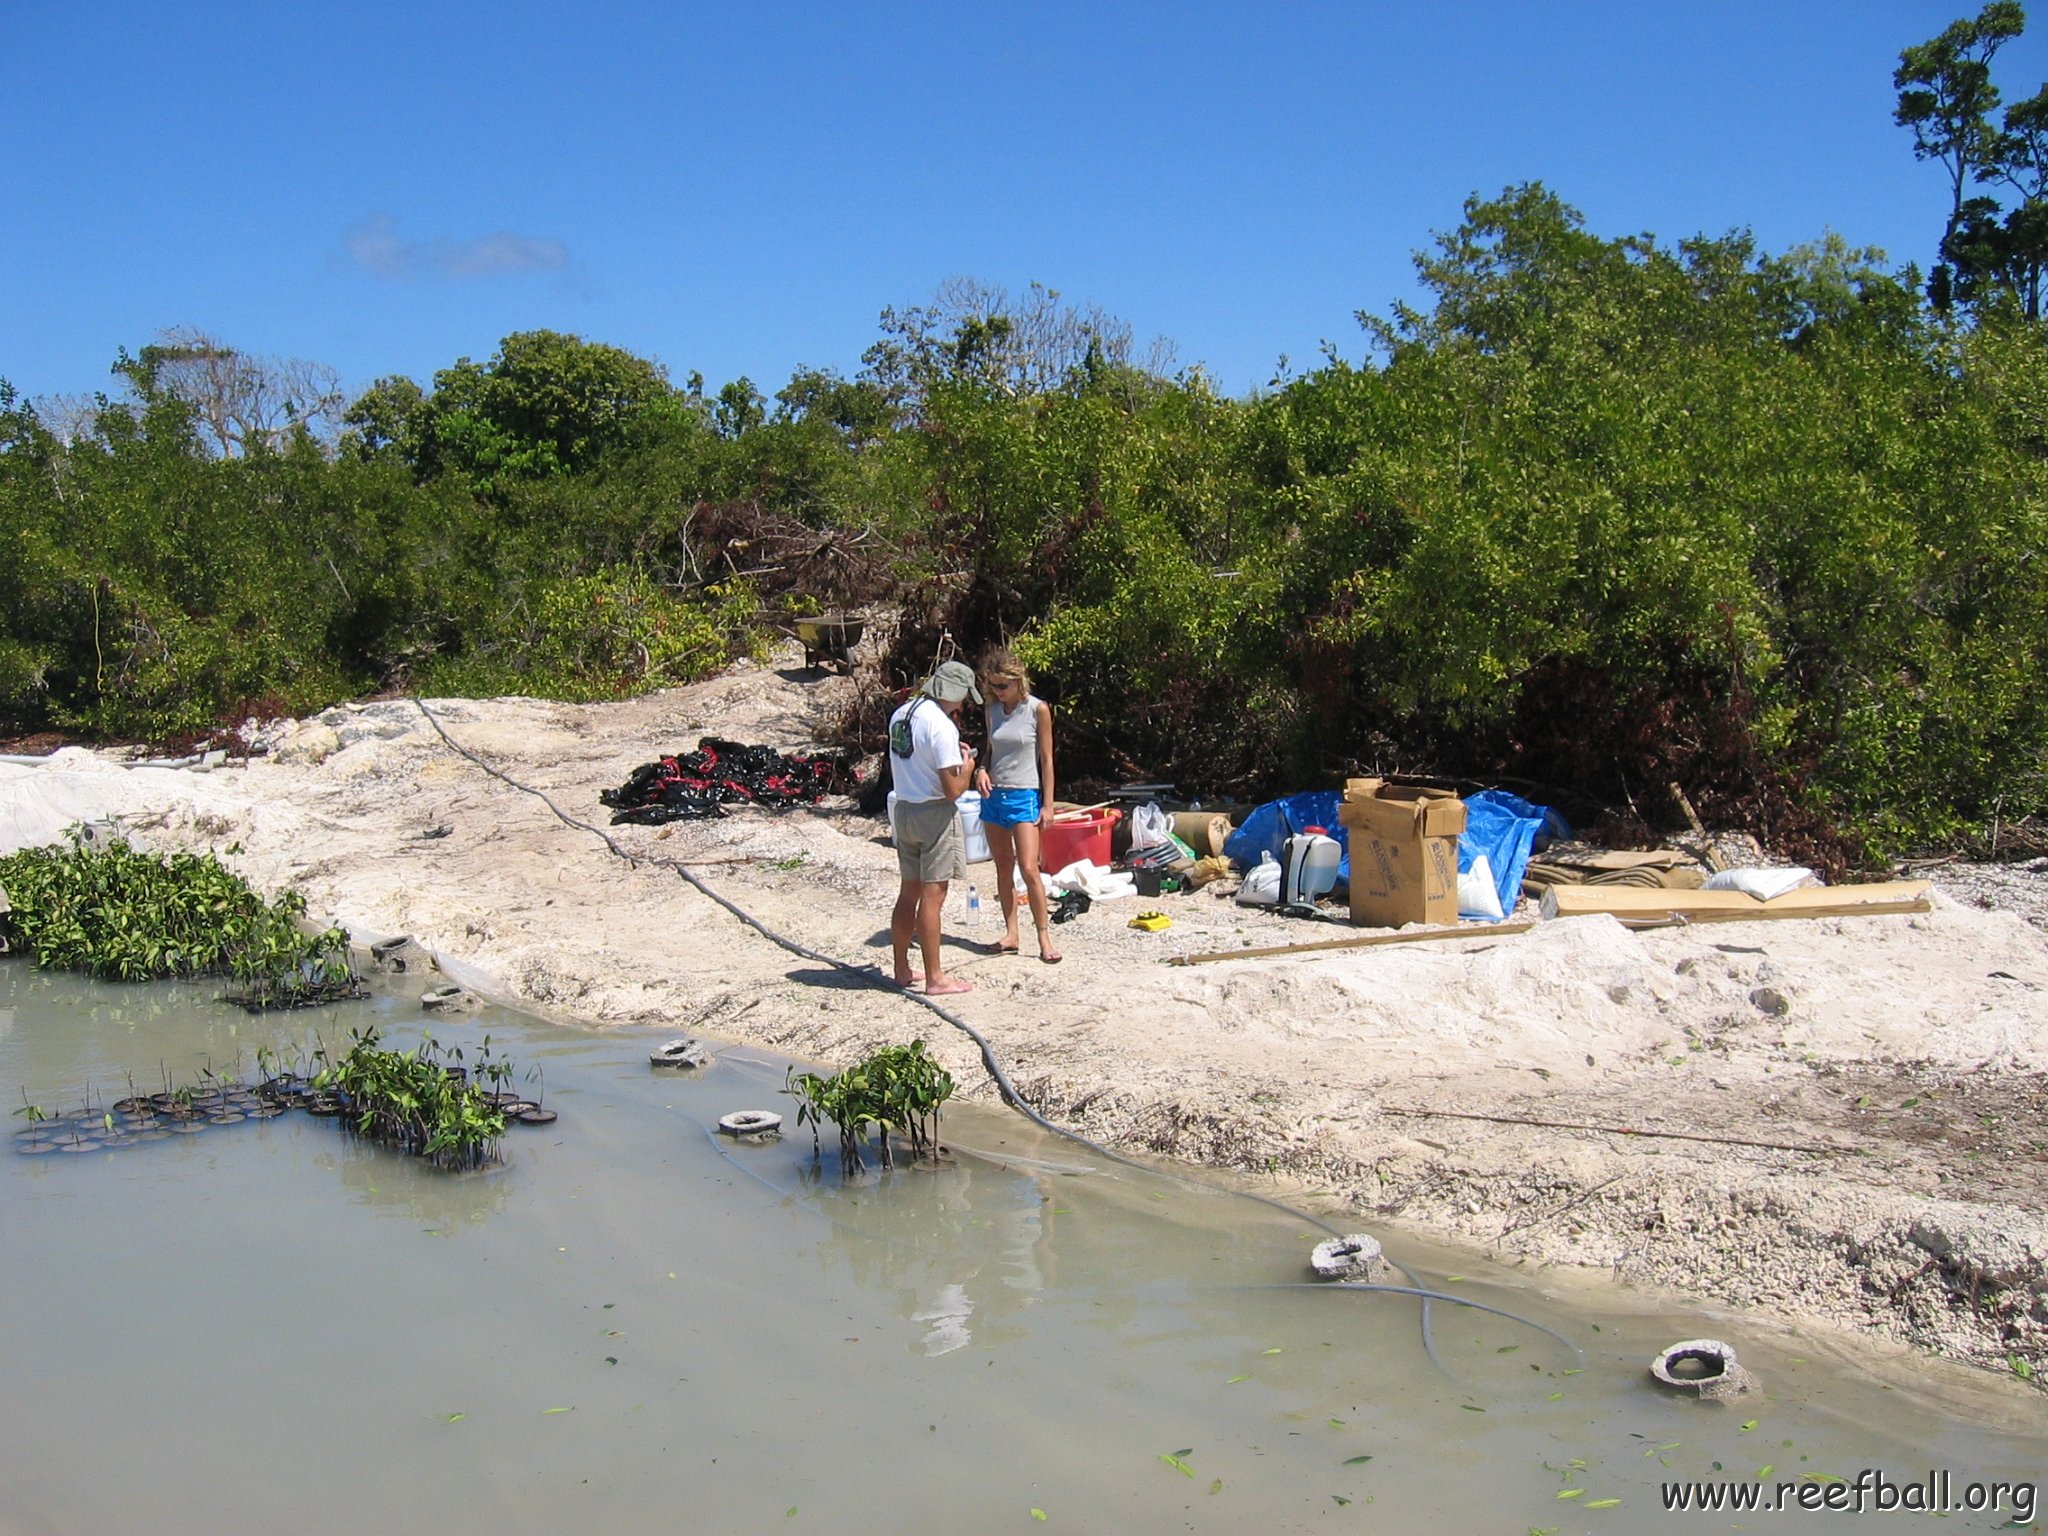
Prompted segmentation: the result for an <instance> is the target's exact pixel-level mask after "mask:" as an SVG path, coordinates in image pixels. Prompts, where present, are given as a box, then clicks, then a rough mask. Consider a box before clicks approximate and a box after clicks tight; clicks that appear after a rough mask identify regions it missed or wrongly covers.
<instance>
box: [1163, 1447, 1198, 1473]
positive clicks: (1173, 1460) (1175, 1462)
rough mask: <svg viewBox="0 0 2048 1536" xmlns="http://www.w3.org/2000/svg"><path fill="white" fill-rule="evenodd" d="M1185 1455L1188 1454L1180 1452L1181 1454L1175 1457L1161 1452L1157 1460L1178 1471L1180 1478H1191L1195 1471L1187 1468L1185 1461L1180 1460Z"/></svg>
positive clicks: (1169, 1452) (1170, 1453)
mask: <svg viewBox="0 0 2048 1536" xmlns="http://www.w3.org/2000/svg"><path fill="white" fill-rule="evenodd" d="M1187 1454H1189V1453H1188V1452H1186V1451H1182V1452H1181V1453H1179V1455H1176V1454H1174V1453H1173V1452H1171V1451H1162V1452H1160V1454H1159V1459H1160V1460H1161V1461H1163V1462H1165V1463H1166V1464H1167V1465H1168V1466H1169V1467H1172V1468H1174V1469H1175V1470H1176V1471H1178V1472H1179V1473H1180V1474H1181V1476H1183V1477H1193V1476H1194V1475H1195V1469H1194V1468H1193V1467H1191V1466H1189V1465H1188V1464H1187V1463H1186V1462H1185V1461H1182V1460H1181V1456H1185V1455H1187Z"/></svg>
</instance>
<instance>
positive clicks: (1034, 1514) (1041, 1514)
mask: <svg viewBox="0 0 2048 1536" xmlns="http://www.w3.org/2000/svg"><path fill="white" fill-rule="evenodd" d="M1031 1518H1032V1519H1034V1520H1043V1519H1044V1518H1045V1511H1044V1510H1042V1509H1033V1510H1032V1511H1031Z"/></svg>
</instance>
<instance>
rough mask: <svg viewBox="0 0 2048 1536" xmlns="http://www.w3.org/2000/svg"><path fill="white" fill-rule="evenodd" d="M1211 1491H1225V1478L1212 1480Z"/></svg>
mask: <svg viewBox="0 0 2048 1536" xmlns="http://www.w3.org/2000/svg"><path fill="white" fill-rule="evenodd" d="M1209 1491H1210V1492H1211V1493H1221V1492H1222V1491H1223V1479H1222V1478H1220V1477H1219V1478H1217V1479H1215V1480H1214V1481H1213V1482H1211V1483H1210V1484H1209Z"/></svg>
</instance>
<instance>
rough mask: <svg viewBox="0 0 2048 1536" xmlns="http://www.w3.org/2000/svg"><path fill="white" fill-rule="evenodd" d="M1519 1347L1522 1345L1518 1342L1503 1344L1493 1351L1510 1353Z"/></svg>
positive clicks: (1504, 1353) (1498, 1353) (1501, 1353)
mask: <svg viewBox="0 0 2048 1536" xmlns="http://www.w3.org/2000/svg"><path fill="white" fill-rule="evenodd" d="M1521 1347H1522V1346H1521V1345H1519V1344H1503V1345H1501V1347H1500V1348H1499V1349H1496V1350H1495V1351H1494V1353H1495V1354H1496V1355H1512V1354H1513V1353H1514V1352H1515V1351H1516V1350H1518V1349H1520V1348H1521Z"/></svg>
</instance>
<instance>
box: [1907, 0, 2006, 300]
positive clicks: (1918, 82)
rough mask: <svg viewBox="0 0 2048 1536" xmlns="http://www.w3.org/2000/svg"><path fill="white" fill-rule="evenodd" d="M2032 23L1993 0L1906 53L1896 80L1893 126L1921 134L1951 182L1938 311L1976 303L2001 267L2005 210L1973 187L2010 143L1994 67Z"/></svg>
mask: <svg viewBox="0 0 2048 1536" xmlns="http://www.w3.org/2000/svg"><path fill="white" fill-rule="evenodd" d="M2026 24H2027V18H2026V11H2025V10H2024V9H2023V8H2022V7H2021V5H2020V4H2019V0H1990V3H1989V4H1987V5H1986V6H1985V7H1984V8H1983V9H1982V10H1981V11H1979V12H1978V13H1977V15H1976V16H1975V17H1974V18H1973V19H1968V20H1961V21H1955V22H1951V23H1950V24H1949V25H1948V26H1947V27H1945V28H1943V29H1942V31H1941V33H1940V34H1939V35H1938V36H1936V37H1933V38H1930V39H1929V40H1928V41H1926V42H1924V43H1920V44H1917V45H1915V46H1914V47H1911V48H1908V49H1906V50H1905V51H1904V52H1903V53H1901V54H1900V55H1899V67H1898V69H1897V70H1895V71H1894V72H1893V74H1892V85H1893V88H1894V89H1896V90H1897V91H1898V93H1899V99H1898V106H1897V108H1896V110H1895V111H1894V112H1893V114H1892V120H1893V121H1894V122H1896V123H1897V124H1899V126H1900V127H1902V128H1910V129H1911V130H1912V131H1913V153H1914V155H1915V156H1916V157H1918V158H1919V159H1922V160H1933V161H1936V162H1938V163H1939V164H1940V165H1941V167H1942V169H1943V170H1944V171H1945V172H1946V173H1947V175H1948V181H1949V193H1950V202H1949V215H1948V223H1947V225H1946V227H1944V229H1943V230H1942V236H1941V241H1940V243H1939V245H1938V246H1937V250H1938V252H1939V253H1940V258H1941V259H1940V261H1939V262H1938V263H1937V264H1936V266H1935V268H1934V272H1933V275H1932V277H1931V278H1930V280H1929V283H1928V297H1929V299H1930V300H1931V301H1932V303H1933V304H1934V307H1935V309H1936V310H1937V311H1942V312H1946V311H1947V310H1948V309H1949V307H1950V306H1951V304H1953V303H1954V302H1956V301H1957V300H1964V301H1967V300H1969V299H1970V298H1971V297H1972V296H1973V295H1974V291H1975V285H1976V283H1977V281H1978V280H1979V279H1980V278H1981V277H1983V276H1985V275H1986V270H1987V265H1991V264H1995V256H1994V255H1993V254H1992V252H1991V249H1990V246H1991V244H1993V243H1995V242H1992V241H1991V240H1989V239H1988V237H1987V227H1990V226H1992V225H1993V222H1994V221H1993V215H1994V214H1995V212H1996V209H1997V205H1996V203H1995V202H1993V201H1991V200H1989V199H1973V198H1971V197H1969V196H1968V189H1969V186H1970V184H1971V182H1972V181H1973V180H1976V181H1983V180H1986V179H1989V177H1991V176H1992V175H1994V174H1996V172H1995V166H1996V165H1997V163H1998V160H1999V152H2000V150H2001V148H2002V147H2003V144H2004V140H2003V136H2002V135H2001V134H2000V132H1999V130H1998V128H1997V127H1996V126H1995V125H1994V124H1993V122H1992V114H1993V113H1994V112H1995V111H1996V110H1997V108H1998V103H1999V93H1998V87H1997V86H1996V85H1995V84H1993V83H1992V79H1991V61H1992V59H1993V58H1994V57H1995V56H1996V55H1997V53H1998V50H1999V49H2000V48H2002V47H2003V46H2004V45H2005V44H2006V43H2008V42H2010V41H2011V40H2012V39H2013V38H2015V37H2018V36H2019V35H2020V33H2021V32H2022V31H2023V30H2024V29H2025V27H2026Z"/></svg>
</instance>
